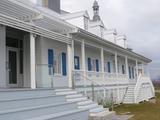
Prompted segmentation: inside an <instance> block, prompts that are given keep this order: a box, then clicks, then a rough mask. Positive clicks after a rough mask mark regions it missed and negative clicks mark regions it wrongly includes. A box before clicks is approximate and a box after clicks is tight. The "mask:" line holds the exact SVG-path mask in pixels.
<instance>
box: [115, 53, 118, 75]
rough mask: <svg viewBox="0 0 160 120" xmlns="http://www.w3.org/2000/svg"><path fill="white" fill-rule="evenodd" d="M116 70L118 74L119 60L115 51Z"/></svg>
mask: <svg viewBox="0 0 160 120" xmlns="http://www.w3.org/2000/svg"><path fill="white" fill-rule="evenodd" d="M114 59H115V70H116V71H115V72H116V75H118V60H117V52H115V58H114Z"/></svg>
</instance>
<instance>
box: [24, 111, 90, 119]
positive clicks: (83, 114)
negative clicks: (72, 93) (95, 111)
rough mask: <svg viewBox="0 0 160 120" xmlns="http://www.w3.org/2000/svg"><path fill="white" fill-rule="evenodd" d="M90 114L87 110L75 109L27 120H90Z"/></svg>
mask: <svg viewBox="0 0 160 120" xmlns="http://www.w3.org/2000/svg"><path fill="white" fill-rule="evenodd" d="M88 114H89V112H88V111H87V110H83V109H75V110H74V109H73V110H68V111H65V112H59V113H55V114H49V115H44V116H40V117H35V118H32V119H26V120H88V119H89V118H88Z"/></svg>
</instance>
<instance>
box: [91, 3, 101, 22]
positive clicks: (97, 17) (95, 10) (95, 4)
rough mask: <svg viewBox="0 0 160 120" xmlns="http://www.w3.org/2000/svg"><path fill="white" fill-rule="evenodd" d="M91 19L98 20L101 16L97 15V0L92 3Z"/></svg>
mask: <svg viewBox="0 0 160 120" xmlns="http://www.w3.org/2000/svg"><path fill="white" fill-rule="evenodd" d="M93 13H94V15H93V21H100V20H101V18H100V16H99V5H98V2H97V0H95V1H94V3H93Z"/></svg>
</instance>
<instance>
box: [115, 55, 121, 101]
mask: <svg viewBox="0 0 160 120" xmlns="http://www.w3.org/2000/svg"><path fill="white" fill-rule="evenodd" d="M115 69H116V79H117V81H118V60H117V52H115ZM119 94H120V92H119V86H118V84H117V102H119V99H120V96H119Z"/></svg>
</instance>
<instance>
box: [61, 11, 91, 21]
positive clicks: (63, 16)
mask: <svg viewBox="0 0 160 120" xmlns="http://www.w3.org/2000/svg"><path fill="white" fill-rule="evenodd" d="M81 16H84V17H87V18H89V14H88V12H87V11H80V12H74V13H67V14H61V17H60V18H61V19H63V20H67V19H73V18H77V17H81Z"/></svg>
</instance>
